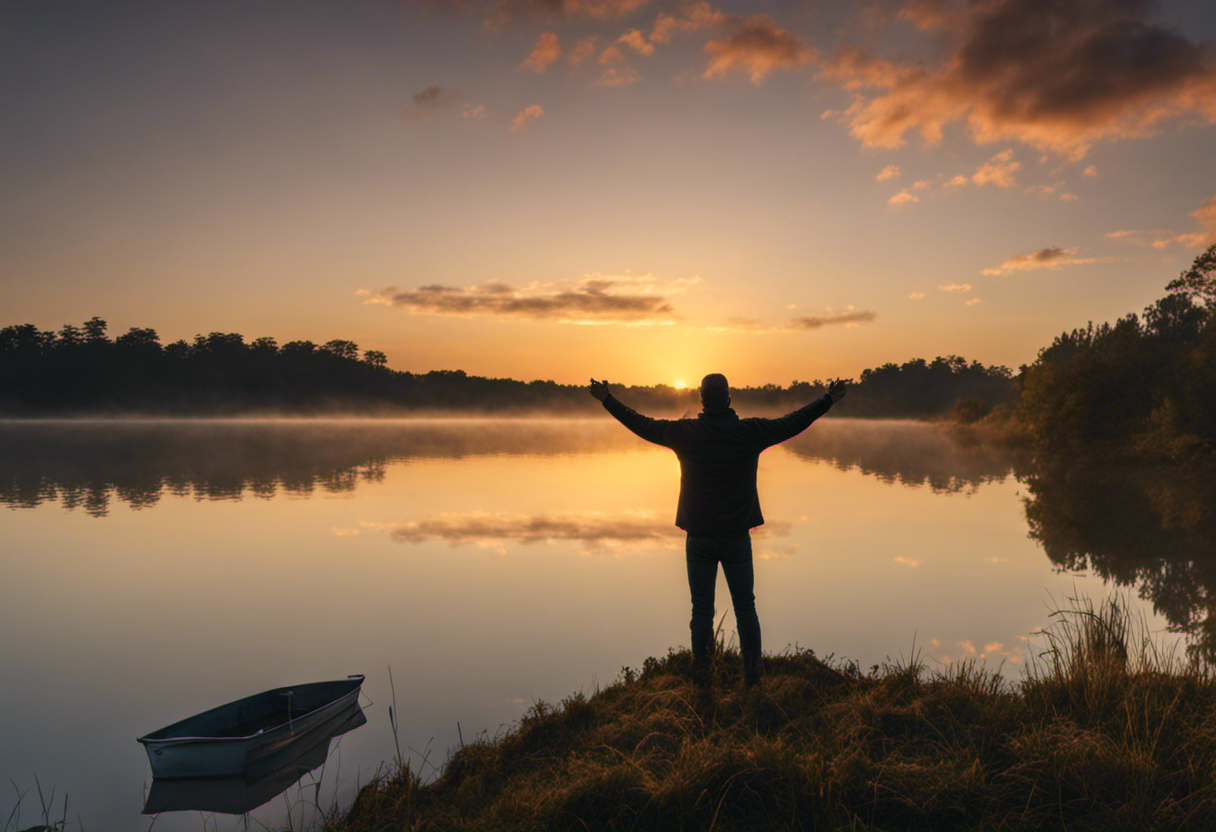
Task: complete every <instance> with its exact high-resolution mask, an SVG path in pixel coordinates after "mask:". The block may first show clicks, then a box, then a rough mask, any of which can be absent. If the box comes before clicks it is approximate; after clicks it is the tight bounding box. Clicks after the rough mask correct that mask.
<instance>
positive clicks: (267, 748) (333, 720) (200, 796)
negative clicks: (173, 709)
mask: <svg viewBox="0 0 1216 832" xmlns="http://www.w3.org/2000/svg"><path fill="white" fill-rule="evenodd" d="M362 682H363V677H362V676H352V677H350V678H348V679H345V680H341V681H336V682H314V683H311V684H306V685H297V686H294V687H290V688H276V689H274V690H269V691H266V692H264V693H260V694H257V695H255V696H249V697H246V698H244V699H239V700H237V701H235V702H230V703H228V704H226V705H221V706H220V707H218V708H213V709H211V710H209V711H204V712H203V713H201V714H197V715H195V716H192V717H190V718H188V719H184V720H182V721H180V722H176V723H174V724H172V725H170V726H168V727H166V728H162V729H160V730H159V731H154V732H152V733H151V734H148V735H146V736H143V737H140V738H139V741H140V742H141V743H143V744H144V746H145V748H146V749H147V751H148V760H149V761H150V762H151V764H152V775H153V780H152V787H151V789H150V790H149V792H148V796H147V799H146V801H145V805H144V809H143V813H144V814H157V813H160V812H170V811H182V810H198V811H209V812H224V813H229V814H244V813H246V812H248V811H250V810H252V809H255V808H257V807H258V806H261V805H262V804H263V803H266V802H267V801H269V800H270V799H271V798H273V797H275V796H276V795H278V794H280V793H281V792H283V791H285V790H286V789H287V788H288V787H290V786H291V785H292V784H293V783H295V782H296V781H298V780H299V779H300V778H301V777H303V776H304V775H305V774H307V773H308V772H310V771H313V770H314V769H316V768H318V767H320V766H321V765H323V764H324V763H325V760H326V758H327V757H328V755H329V746H330V740H331V739H333V738H335V737H338V736H340V735H342V734H345V733H347V732H349V731H352V730H354V729H355V728H358V727H359V726H361V725H364V724H366V722H367V717H366V716H364V714H363V709H362V708H361V707H360V706H359V699H358V697H359V686H360V685H361V684H362Z"/></svg>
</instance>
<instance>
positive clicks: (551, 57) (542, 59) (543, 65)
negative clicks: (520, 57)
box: [523, 32, 562, 73]
mask: <svg viewBox="0 0 1216 832" xmlns="http://www.w3.org/2000/svg"><path fill="white" fill-rule="evenodd" d="M561 56H562V47H561V43H560V42H559V41H558V39H557V34H556V33H554V32H544V33H542V34H541V36H540V37H539V38H537V39H536V45H535V46H533V47H532V54H531V55H529V56H528V59H527V60H526V61H524V62H523V66H525V67H527V68H528V69H530V70H532V71H533V72H537V73H540V72H544V71H545V70H546V69H548V68H549V66H550V64H552V63H553V62H554V61H556V60H557V59H558V58H560V57H561Z"/></svg>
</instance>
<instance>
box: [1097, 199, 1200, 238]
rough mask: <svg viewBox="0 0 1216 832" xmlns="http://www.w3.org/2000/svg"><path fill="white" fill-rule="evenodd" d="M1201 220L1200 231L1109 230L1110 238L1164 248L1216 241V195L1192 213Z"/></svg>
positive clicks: (1107, 236)
mask: <svg viewBox="0 0 1216 832" xmlns="http://www.w3.org/2000/svg"><path fill="white" fill-rule="evenodd" d="M1189 216H1191V217H1193V218H1194V219H1196V220H1197V221H1198V222H1199V225H1200V227H1201V230H1200V231H1192V232H1186V233H1182V234H1177V233H1175V232H1173V231H1166V230H1155V231H1149V230H1123V231H1110V232H1107V234H1106V238H1107V239H1108V240H1120V241H1122V242H1126V243H1131V244H1132V245H1137V246H1140V247H1142V248H1148V247H1151V248H1155V249H1164V248H1169V247H1170V246H1175V245H1181V246H1186V247H1188V248H1199V247H1201V246H1206V245H1211V244H1212V243H1216V196H1212V197H1209V198H1208V199H1206V200H1204V202H1203V204H1202V205H1200V206H1199V207H1198V208H1196V209H1195V210H1194V211H1192V212H1191V213H1190V215H1189Z"/></svg>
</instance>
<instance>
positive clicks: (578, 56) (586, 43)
mask: <svg viewBox="0 0 1216 832" xmlns="http://www.w3.org/2000/svg"><path fill="white" fill-rule="evenodd" d="M595 42H596V38H595V35H588V36H587V37H585V38H579V40H578V41H577V42H576V43H575V44H574V48H573V49H571V50H570V54H569V55H567V56H566V60H568V61H569V62H570V65H571V66H578V65H579V64H581V63H582V62H583V61H585V60H587V59H588V58H590V57H591V56H592V55H594V54H595Z"/></svg>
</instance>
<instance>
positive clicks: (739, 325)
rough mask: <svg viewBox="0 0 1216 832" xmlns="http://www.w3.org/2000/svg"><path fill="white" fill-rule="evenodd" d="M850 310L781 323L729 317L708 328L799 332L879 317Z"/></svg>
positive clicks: (727, 330)
mask: <svg viewBox="0 0 1216 832" xmlns="http://www.w3.org/2000/svg"><path fill="white" fill-rule="evenodd" d="M849 310H850V311H847V312H839V313H837V312H831V313H828V314H825V315H803V316H801V317H797V318H790V319H789V320H788V321H786V322H785V323H781V324H772V323H769V322H767V321H763V320H760V319H759V318H739V317H736V318H730V319H728V320H727V322H726V324H725V325H724V326H710V327H706V328H707V329H709V330H710V331H711V332H748V333H755V334H760V335H763V334H767V333H772V332H792V331H793V332H797V331H803V330H808V329H821V328H823V327H825V326H832V325H834V324H843V325H844V326H851V327H852V326H858V325H859V324H863V323H869V322H870V321H873V320H874V319H875V318H876V317H878V316H877V315H876V314H875V313H873V312H865V311H852V307H849Z"/></svg>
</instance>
